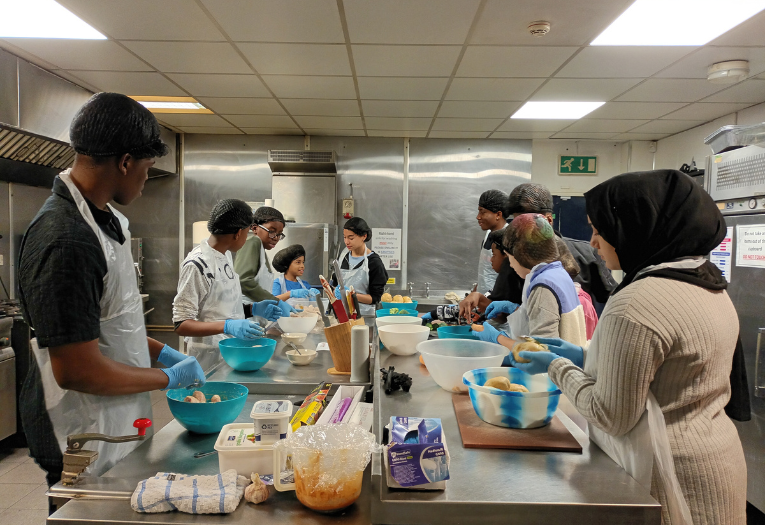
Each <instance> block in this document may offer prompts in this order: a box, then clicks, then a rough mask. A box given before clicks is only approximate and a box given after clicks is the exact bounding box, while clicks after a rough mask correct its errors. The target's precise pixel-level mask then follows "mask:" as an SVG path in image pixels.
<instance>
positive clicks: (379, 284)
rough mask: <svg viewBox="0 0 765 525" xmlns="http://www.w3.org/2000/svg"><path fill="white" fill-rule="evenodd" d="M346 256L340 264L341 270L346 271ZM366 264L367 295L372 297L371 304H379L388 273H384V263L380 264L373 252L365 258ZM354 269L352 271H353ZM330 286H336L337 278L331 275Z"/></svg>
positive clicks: (378, 257)
mask: <svg viewBox="0 0 765 525" xmlns="http://www.w3.org/2000/svg"><path fill="white" fill-rule="evenodd" d="M349 255H350V254H347V255H346V256H345V257H343V261H342V262H341V263H340V269H341V270H348V257H349ZM363 264H364V261H361V262H360V263H358V264H357V265H356V267H355V268H360V267H361V266H362V265H363ZM367 264H368V266H369V292H368V293H369V295H371V296H372V304H377V303H379V302H380V298H381V297H382V294H384V293H385V285H386V284H387V283H388V272H387V271H385V263H383V262H382V259H380V256H379V255H377V254H376V253H375V252H372V253H370V254H369V256H367ZM355 268H354V269H355ZM332 284H333V286H336V285H337V277H336V276H335V275H334V274H332Z"/></svg>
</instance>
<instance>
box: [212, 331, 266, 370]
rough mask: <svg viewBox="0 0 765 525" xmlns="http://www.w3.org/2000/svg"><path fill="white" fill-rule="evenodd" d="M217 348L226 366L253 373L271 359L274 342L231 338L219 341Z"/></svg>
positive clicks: (262, 339)
mask: <svg viewBox="0 0 765 525" xmlns="http://www.w3.org/2000/svg"><path fill="white" fill-rule="evenodd" d="M218 348H220V355H222V356H223V360H224V361H225V362H226V363H227V364H228V366H230V367H231V368H233V369H234V370H239V371H240V372H254V371H255V370H260V369H261V368H262V367H263V365H265V364H266V363H268V361H269V360H270V359H271V357H273V355H274V350H275V349H276V341H275V340H274V339H268V338H267V337H260V338H258V339H248V340H244V339H236V338H235V337H232V338H230V339H223V340H222V341H220V342H219V343H218Z"/></svg>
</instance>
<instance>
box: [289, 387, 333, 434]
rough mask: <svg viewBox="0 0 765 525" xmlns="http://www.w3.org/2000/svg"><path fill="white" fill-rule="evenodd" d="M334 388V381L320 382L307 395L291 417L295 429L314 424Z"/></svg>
mask: <svg viewBox="0 0 765 525" xmlns="http://www.w3.org/2000/svg"><path fill="white" fill-rule="evenodd" d="M331 388H332V383H327V382H322V383H319V384H318V385H316V386H315V387H314V389H313V390H311V393H310V394H308V396H306V398H305V399H304V400H303V403H302V404H301V405H300V408H298V410H297V412H295V415H294V416H292V419H290V426H291V427H292V430H293V431H295V430H297V429H299V428H300V427H301V426H304V425H313V424H314V423H316V420H317V419H319V414H320V412H321V411H322V410H323V409H324V407H325V406H326V404H327V399H326V398H327V395H328V394H329V390H330V389H331Z"/></svg>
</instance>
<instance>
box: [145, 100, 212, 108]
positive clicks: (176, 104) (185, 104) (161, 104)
mask: <svg viewBox="0 0 765 525" xmlns="http://www.w3.org/2000/svg"><path fill="white" fill-rule="evenodd" d="M141 105H142V106H144V107H145V108H148V109H205V107H204V106H203V105H202V104H200V103H199V102H141Z"/></svg>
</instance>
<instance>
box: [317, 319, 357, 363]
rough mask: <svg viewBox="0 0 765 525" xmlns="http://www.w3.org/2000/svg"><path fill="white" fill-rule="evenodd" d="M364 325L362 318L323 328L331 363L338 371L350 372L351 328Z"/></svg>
mask: <svg viewBox="0 0 765 525" xmlns="http://www.w3.org/2000/svg"><path fill="white" fill-rule="evenodd" d="M362 325H364V319H356V320H350V321H348V322H347V323H341V324H338V325H335V326H330V327H327V328H324V336H325V337H326V338H327V344H329V353H330V354H332V363H333V364H334V365H335V370H337V371H338V372H344V373H350V372H351V328H353V327H354V326H362Z"/></svg>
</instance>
